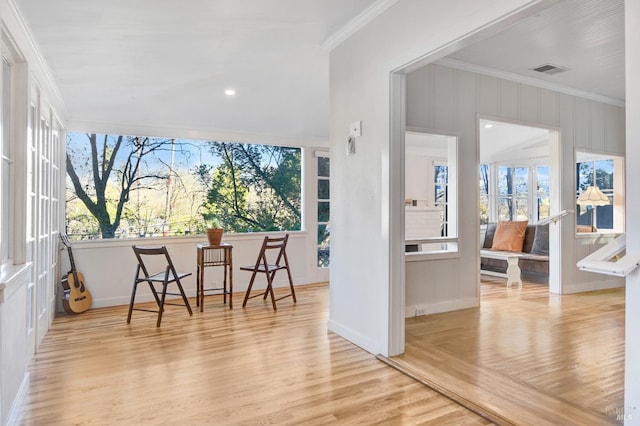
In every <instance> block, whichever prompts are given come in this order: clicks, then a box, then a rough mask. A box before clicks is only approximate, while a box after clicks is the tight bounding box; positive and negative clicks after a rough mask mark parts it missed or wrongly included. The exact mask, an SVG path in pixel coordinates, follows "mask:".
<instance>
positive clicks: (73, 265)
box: [67, 245, 79, 283]
mask: <svg viewBox="0 0 640 426" xmlns="http://www.w3.org/2000/svg"><path fill="white" fill-rule="evenodd" d="M67 252H68V253H69V263H70V264H71V273H72V274H73V279H74V280H75V282H76V283H77V282H78V281H79V280H78V271H77V270H76V262H75V261H74V260H73V251H71V245H68V246H67Z"/></svg>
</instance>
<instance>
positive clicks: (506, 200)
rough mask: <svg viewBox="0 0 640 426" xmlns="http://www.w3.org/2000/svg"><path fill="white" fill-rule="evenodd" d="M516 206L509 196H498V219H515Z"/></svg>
mask: <svg viewBox="0 0 640 426" xmlns="http://www.w3.org/2000/svg"><path fill="white" fill-rule="evenodd" d="M515 210H516V206H515V203H514V201H513V199H512V198H511V197H500V198H498V220H515V219H514V218H515V217H516V214H515Z"/></svg>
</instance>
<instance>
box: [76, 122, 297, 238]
mask: <svg viewBox="0 0 640 426" xmlns="http://www.w3.org/2000/svg"><path fill="white" fill-rule="evenodd" d="M300 154H301V152H300V149H299V148H291V147H279V146H269V145H251V144H242V143H229V142H220V141H196V140H178V139H170V138H150V137H141V136H126V135H106V134H96V133H89V134H82V133H72V132H70V133H68V134H67V204H66V208H67V233H68V234H69V235H70V236H71V237H72V238H75V239H90V238H118V237H151V236H168V235H188V234H200V233H203V232H204V228H205V226H206V221H208V220H211V219H215V220H216V221H217V222H218V223H219V224H220V225H221V226H222V227H224V228H225V232H251V231H278V230H299V229H300V227H301V212H300V200H301V173H300V171H301V164H300V158H301V155H300Z"/></svg>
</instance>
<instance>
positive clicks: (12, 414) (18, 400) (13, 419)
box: [6, 372, 31, 426]
mask: <svg viewBox="0 0 640 426" xmlns="http://www.w3.org/2000/svg"><path fill="white" fill-rule="evenodd" d="M30 379H31V378H30V375H29V372H26V373H25V374H24V378H23V379H22V383H21V384H20V389H18V393H17V394H16V397H15V399H14V400H13V404H11V409H10V410H9V416H8V417H7V423H6V424H7V426H13V425H18V424H20V419H21V418H22V406H23V405H24V403H25V401H26V398H27V393H28V391H29V382H30Z"/></svg>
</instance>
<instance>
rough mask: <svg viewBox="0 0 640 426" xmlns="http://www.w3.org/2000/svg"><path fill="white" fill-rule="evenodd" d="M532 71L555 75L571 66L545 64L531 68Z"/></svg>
mask: <svg viewBox="0 0 640 426" xmlns="http://www.w3.org/2000/svg"><path fill="white" fill-rule="evenodd" d="M530 69H531V70H532V71H537V72H541V73H543V74H548V75H554V74H558V73H560V72H564V71H567V70H568V69H569V68H564V67H559V66H557V65H551V64H544V65H540V66H539V67H535V68H530Z"/></svg>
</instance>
